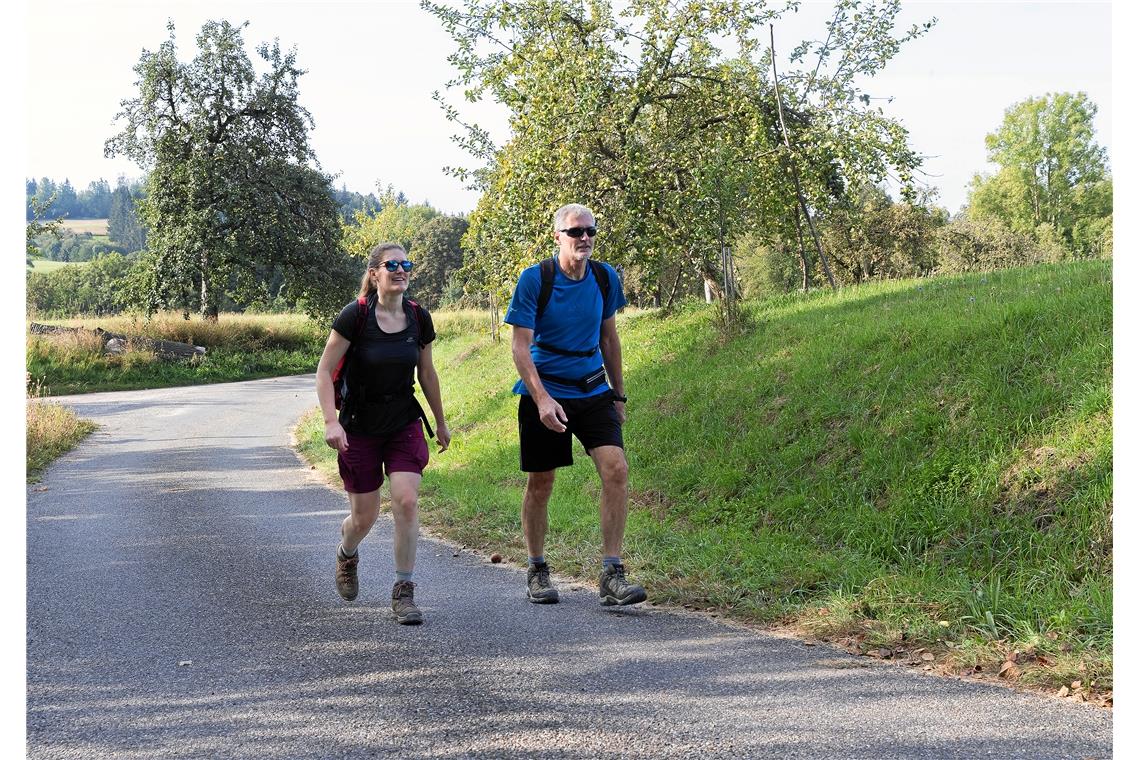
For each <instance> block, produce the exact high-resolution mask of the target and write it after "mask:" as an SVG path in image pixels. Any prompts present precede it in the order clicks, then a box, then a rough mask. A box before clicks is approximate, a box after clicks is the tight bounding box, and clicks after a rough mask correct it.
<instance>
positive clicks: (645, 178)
mask: <svg viewBox="0 0 1140 760" xmlns="http://www.w3.org/2000/svg"><path fill="white" fill-rule="evenodd" d="M422 5H423V7H425V8H426V9H427V10H429V11H430V12H432V13H433V14H435V15H436V16H437V17H438V18H439V19H440V21H441V22H442V24H443V26H444V28H445V30H446V31H447V32H448V33H449V34H450V35H451V36H452V37H453V39H455V41H456V43H457V48H458V49H457V52H456V53H455V54H453V55H452V56H451V61H452V63H453V64H454V65H455V66H456V67H457V68H458V70H459V72H460V75H459V77H458V78H457V79H456V80H455V81H454V82H452V83H450V84H453V85H456V86H462V87H463V88H464V95H465V97H466V98H467V99H469V100H478V99H480V98H482V97H484V96H485V95H489V96H490V97H493V98H494V99H495V100H496V101H498V102H500V103H502V104H504V105H505V106H506V107H507V108H508V109H509V111H510V126H511V130H512V135H511V137H510V139H509V140H508V142H507V143H506V144H505V145H503V146H501V147H499V146H495V145H494V144H493V143H492V142H491V140H490V138H489V136H488V134H487V133H486V132H485V131H483V130H481V129H479V128H478V127H477V126H475V125H466V124H463V122H462V121H461V120H460V117H459V114H458V111H457V110H456V109H454V108H452V107H451V106H449V105H447V104H446V103H444V108H445V111H446V113H447V115H448V117H449V118H450V119H452V120H453V121H454V122H456V123H457V124H459V125H460V126H461V127H462V128H463V129H464V132H465V136H462V137H460V138H459V142H460V144H461V145H463V146H464V147H466V148H467V149H468V150H469V151H470V152H471V153H472V155H474V156H475V157H476V158H477V159H478V160H480V161H482V162H484V164H483V166H481V167H478V168H476V169H473V170H468V169H454V170H453V173H454V174H455V175H456V176H458V177H460V178H461V179H464V180H465V181H467V182H469V183H470V186H472V187H474V188H476V189H480V190H483V191H484V192H483V196H482V198H481V199H480V201H479V204H478V206H477V207H476V209H475V211H474V212H473V213H472V215H471V220H470V221H471V227H470V230H469V231H468V233H467V235H466V237H465V242H464V247H465V248H466V249H468V250H478V251H479V256H478V257H472V258H471V260H470V262H469V263H468V264H467V265H466V266H465V267H464V274H465V276H466V277H467V278H468V280H469V287H470V288H471V289H479V290H487V291H491V292H492V293H493V294H495V295H499V296H504V295H505V294H506V291H507V289H508V288H509V287H510V285H511V284H513V282H514V281H515V278H516V277H517V275H518V272H519V271H520V270H521V269H522V268H523V267H525V266H526V265H528V264H530V263H532V262H534V261H535V260H537V259H538V258H539V257H540V256H541V254H542V253H544V252H545V251H546V250H547V248H548V247H549V245H550V221H551V216H552V214H553V212H554V210H555V209H556V208H558V207H559V206H560V205H562V204H563V203H566V202H570V201H577V202H582V203H585V204H587V205H589V206H590V207H591V208H593V210H594V211H595V213H596V216H597V220H598V222H599V226H600V227H601V228H602V229H603V230H604V237H602V238H601V240H600V241H599V247H598V255H599V256H600V257H602V258H604V259H606V260H608V261H610V262H611V263H614V264H620V265H623V266H625V271H626V273H627V276H626V279H625V285H626V290H627V293H628V294H629V296H630V299H631V300H633V301H635V302H636V301H641V300H643V299H644V298H646V297H648V298H649V299H651V300H653V301H654V302H656V303H662V302H665V303H668V302H670V300H671V298H672V295H673V294H675V293H676V292H677V288H678V285H681V284H682V283H683V282H684V281H685V280H686V279H690V278H691V279H690V282H692V281H693V280H695V282H697V283H703V284H706V285H708V286H710V287H711V288H714V289H715V288H717V287H718V280H719V278H720V276H721V267H722V263H721V262H722V258H721V255H722V242H723V241H730V240H733V239H735V238H736V237H738V236H739V235H741V234H742V233H744V232H746V231H748V230H752V229H757V228H759V229H761V230H762V231H763V232H764V234H765V235H767V236H768V237H770V238H775V237H776V236H779V235H787V234H789V230H795V229H796V225H794V224H788V223H787V222H786V220H788V219H794V218H796V214H797V213H798V212H797V211H796V210H795V209H796V207H797V205H799V203H798V198H797V194H796V192H795V191H794V190H793V189H792V180H793V174H792V158H793V157H794V158H795V172H796V174H797V175H798V179H799V181H800V184H801V189H802V193H803V195H804V196H805V204H806V205H807V206H808V207H809V208H812V209H820V208H825V207H826V206H827V205H828V204H829V203H831V202H832V201H833V200H834V199H836V198H838V197H840V196H842V194H843V193H844V192H845V188H846V187H847V186H849V185H854V186H857V185H859V184H861V183H863V182H865V181H881V180H882V179H884V178H885V176H886V174H887V173H888V171H890V170H891V169H893V170H894V171H895V172H897V174H898V176H899V178H900V179H901V180H902V182H903V183H904V185H908V184H909V183H910V181H911V172H912V171H913V170H914V169H915V168H916V167H917V166H918V164H919V159H918V157H917V156H916V155H915V154H914V153H913V151H911V150H910V149H909V148H908V147H907V145H906V132H905V130H904V129H903V128H902V127H901V126H900V125H899V124H897V123H896V122H893V121H891V120H890V119H888V118H887V117H886V116H884V115H883V114H882V111H881V109H875V108H869V107H868V104H869V99H866V100H861V99H859V98H857V90H856V88H855V85H854V84H853V78H854V77H856V76H872V75H873V74H874V73H875V72H876V71H878V70H879V69H881V68H882V67H883V66H884V65H885V64H886V62H887V61H888V60H889V59H890V57H891V56H892V55H894V53H895V52H897V50H898V48H899V45H901V44H902V43H903V42H905V41H906V40H908V39H912V38H914V37H916V36H918V35H919V34H921V33H922V31H924V29H925V28H929V25H927V26H926V27H924V28H923V29H918V28H914V29H912V30H911V31H910V32H907V33H906V34H904V35H903V36H902V37H901V38H896V37H894V36H893V32H892V25H893V19H894V17H895V15H896V14H897V12H898V2H890V1H888V2H885V3H860V2H858V1H857V0H843V1H841V2H840V3H838V4H837V6H838V11H837V13H836V16H835V17H834V18H833V19H832V21H831V23H830V24H829V26H828V30H827V31H828V38H827V40H826V41H825V42H822V43H805V44H804V45H801V46H799V47H797V48H796V49H795V51H794V53H793V60H794V61H799V60H802V59H803V58H804V57H805V56H807V55H808V54H809V53H815V54H816V55H817V57H818V61H813V62H811V63H810V64H809V66H808V68H807V69H806V70H805V71H799V70H796V71H793V72H790V73H788V74H786V75H784V76H782V77H781V81H780V89H781V91H782V94H783V95H784V97H785V98H787V102H786V105H784V108H783V110H784V111H785V117H786V122H787V128H788V133H789V136H790V140H789V141H788V144H784V140H783V139H782V135H781V132H780V127H779V124H778V108H777V100H776V98H775V92H774V86H773V83H772V79H771V76H770V71H771V66H770V57H768V58H766V56H770V54H769V53H768V50H769V45H768V43H767V41H766V39H767V34H768V27H767V26H766V24H767V23H768V22H770V21H772V20H774V19H775V18H777V17H778V16H779V15H780V13H781V12H782V11H780V10H770V9H769V8H768V7H767V4H766V3H764V2H760V0H693V2H687V3H672V2H668V1H667V0H637V1H636V2H630V3H623V4H621V5H622V9H621V10H618V11H615V10H614V9H613V8H612V7H611V5H610V3H609V2H607V1H606V0H589V1H588V2H586V1H584V0H537V1H536V2H529V3H524V4H519V3H514V2H510V1H509V0H467V2H466V4H465V6H464V7H463V8H456V7H455V6H454V5H453V4H447V5H444V4H436V3H433V2H430V0H424V1H423V2H422ZM762 38H763V40H764V41H762ZM721 41H724V42H721ZM726 42H727V43H731V44H733V45H734V47H735V48H736V50H735V55H734V56H733V57H728V56H725V55H723V54H722V53H721V51H720V50H719V48H718V47H717V45H718V44H725V43H726ZM829 67H830V68H829ZM820 72H823V74H824V75H822V76H817V74H819V73H820ZM437 98H438V99H440V101H441V103H442V102H443V101H442V98H439V97H438V96H437ZM805 266H806V265H805ZM692 273H695V275H696V277H695V278H694V277H693V274H692ZM805 277H806V273H805Z"/></svg>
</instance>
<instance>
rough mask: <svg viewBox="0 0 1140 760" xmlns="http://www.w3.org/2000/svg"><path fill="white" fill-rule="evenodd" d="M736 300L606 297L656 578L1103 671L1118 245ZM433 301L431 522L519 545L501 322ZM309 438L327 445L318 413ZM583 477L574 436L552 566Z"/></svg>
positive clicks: (909, 637)
mask: <svg viewBox="0 0 1140 760" xmlns="http://www.w3.org/2000/svg"><path fill="white" fill-rule="evenodd" d="M746 315H747V317H748V320H749V322H750V327H749V328H748V329H747V330H746V331H745V333H744V334H743V335H741V336H740V337H738V338H736V339H734V340H731V341H729V342H727V343H725V342H722V341H719V340H718V339H717V338H716V333H715V330H714V328H713V326H712V319H711V312H710V311H709V310H708V309H707V308H705V307H703V306H702V307H692V308H691V309H690V310H688V311H686V312H683V313H681V314H679V315H676V316H673V317H669V318H662V317H660V316H658V315H656V314H654V313H642V314H631V315H627V316H624V317H622V318H621V322H620V329H621V332H622V335H623V348H624V352H625V364H626V377H627V383H626V388H627V391H628V393H629V395H630V397H631V401H630V405H629V412H630V419H629V422H628V424H627V427H626V441H627V447H628V452H629V459H630V465H631V468H630V469H631V512H630V520H629V527H628V531H627V540H626V556H627V563H628V564H629V565H630V566H631V569H632V571H633V572H634V574H635V577H636V578H637V579H638V580H640V581H643V582H645V583H646V585H647V586H648V587H649V588H650V589H651V591H652V596H653V598H654V599H655V600H657V601H668V602H676V603H684V604H689V605H693V606H699V607H715V608H718V609H722V610H727V611H729V612H731V613H732V614H734V615H737V616H740V617H744V618H747V619H752V620H761V621H774V620H783V621H787V620H793V619H794V620H798V622H799V623H801V624H802V625H803V626H804V627H806V628H807V629H808V630H810V631H813V632H815V633H816V634H817V635H821V636H824V637H830V638H833V639H838V640H841V641H844V642H845V643H849V644H852V645H854V646H857V647H860V648H863V649H866V648H868V647H871V646H876V647H877V646H881V645H893V644H896V643H898V642H902V641H904V640H905V641H908V642H924V643H929V644H931V645H932V646H936V647H940V648H939V655H940V656H942V655H945V654H946V653H947V652H946V647H945V646H943V645H940V644H938V643H937V642H939V641H940V640H944V641H949V642H954V643H953V645H952V646H951V647H950V650H952V651H951V654H952V655H953V657H952V658H951V659H952V661H953V663H954V664H955V665H959V666H960V665H966V666H968V665H970V664H972V663H975V662H976V663H981V664H985V663H991V662H993V661H994V659H995V658H997V662H998V663H1000V662H1001V660H1002V659H1004V657H1005V655H1006V654H1007V653H1008V650H1012V649H1014V648H1018V649H1021V650H1028V649H1029V648H1030V647H1032V650H1031V651H1035V652H1036V653H1038V654H1040V658H1039V659H1037V660H1035V662H1034V664H1037V663H1045V664H1047V665H1049V666H1050V672H1051V673H1053V675H1052V676H1051V677H1053V678H1066V677H1067V675H1068V674H1070V672H1072V673H1077V674H1078V676H1077V677H1079V678H1083V679H1085V680H1086V682H1087V681H1091V680H1095V679H1096V678H1100V679H1101V684H1100V685H1101V686H1103V685H1104V683H1105V681H1106V679H1107V678H1108V677H1110V676H1109V673H1110V664H1109V663H1108V657H1109V654H1110V651H1111V645H1112V582H1111V565H1112V545H1111V517H1110V514H1111V504H1112V433H1111V427H1112V426H1111V400H1112V391H1111V375H1112V367H1111V356H1112V352H1111V266H1110V263H1108V262H1082V263H1073V264H1067V265H1058V266H1046V267H1037V268H1031V269H1022V270H1011V271H1004V272H998V273H993V274H989V275H985V276H970V277H956V278H941V279H931V280H925V281H920V282H915V281H910V282H892V283H882V284H874V285H869V286H865V287H861V288H855V289H849V290H846V291H844V292H842V293H839V294H830V293H816V294H812V295H809V296H789V297H786V298H783V299H780V300H777V301H767V302H763V303H760V304H752V305H749V306H748V308H747V309H746ZM445 318H446V317H445V315H440V324H439V332H440V335H441V338H440V340H439V342H438V343H437V345H436V348H435V355H436V358H437V366H438V367H439V368H440V373H441V378H442V382H443V386H444V394H445V402H446V404H447V408H448V415H449V419H450V420H451V421H452V427H453V432H454V436H455V443H454V444H453V447H452V450H451V451H449V452H447V453H445V454H443V455H441V456H437V457H433V464H432V466H431V468H430V469H429V472H428V475H427V477H426V478H425V482H424V490H425V500H424V502H425V503H424V521H425V523H426V524H429V525H432V526H434V527H435V528H437V529H439V530H441V531H442V532H444V533H446V534H448V535H450V536H452V537H453V538H455V539H457V540H460V541H464V542H466V543H467V544H468V545H471V546H475V547H481V548H484V549H486V550H488V551H489V550H495V551H500V552H502V553H503V554H504V556H505V557H506V558H507V559H508V560H514V561H520V562H521V561H525V550H524V547H523V544H522V542H521V539H520V537H519V525H518V508H519V502H520V500H521V489H522V485H523V482H524V481H523V477H522V475H521V473H519V471H518V468H517V456H518V454H517V439H516V433H515V421H514V416H515V406H516V401H515V399H514V398H513V397H512V396H511V394H510V391H509V388H510V386H511V383H512V381H513V379H514V377H515V374H514V370H513V366H512V365H511V361H510V356H509V348H508V347H509V334H508V337H507V339H506V340H504V342H502V343H500V344H491V343H490V342H489V341H488V340H487V339H486V338H485V337H480V336H478V335H474V334H471V333H470V332H466V333H462V332H457V331H455V330H449V329H448V325H447V324H446V322H445ZM300 437H301V438H302V439H307V442H308V445H309V447H310V450H311V452H313V453H318V454H320V455H322V456H327V455H326V453H325V452H328V450H327V449H324V450H323V451H322V447H323V444H322V443H321V435H320V425H319V420H316V419H313V418H310V419H309V420H308V421H307V422H306V424H305V425H304V426H303V429H302V431H301V435H300ZM579 452H580V450H579ZM328 454H331V452H328ZM597 497H598V484H597V478H596V476H595V475H594V474H593V472H592V466H591V464H590V463H589V460H588V459H586V458H585V457H583V456H579V460H578V463H577V464H576V465H575V466H574V467H573V468H571V469H569V470H566V471H563V472H562V474H561V475H560V477H559V482H558V484H557V485H556V487H555V494H554V496H553V499H552V502H551V515H550V528H551V530H550V538H549V543H548V545H547V551H546V555H547V557H548V558H550V560H551V562H552V564H554V565H555V566H556V567H557V568H558V569H559V570H560V571H563V572H569V573H573V574H579V575H582V576H587V577H588V576H591V575H592V574H593V573H594V567H595V563H596V562H597V552H598V546H599V543H600V536H599V531H598V524H597V514H596V513H597ZM912 645H913V644H912ZM1081 668H1083V670H1082V669H1081ZM1022 669H1024V670H1030V669H1031V668H1029V667H1028V666H1026V665H1024V664H1023V665H1022ZM1045 677H1046V678H1047V677H1050V676H1045ZM1066 682H1067V681H1066Z"/></svg>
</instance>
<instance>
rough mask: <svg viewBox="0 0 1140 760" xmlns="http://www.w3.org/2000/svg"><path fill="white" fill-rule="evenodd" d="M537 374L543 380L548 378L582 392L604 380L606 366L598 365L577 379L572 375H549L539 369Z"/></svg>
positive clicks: (592, 388) (587, 391)
mask: <svg viewBox="0 0 1140 760" xmlns="http://www.w3.org/2000/svg"><path fill="white" fill-rule="evenodd" d="M538 376H539V377H540V378H542V379H543V380H549V381H550V382H552V383H558V384H559V385H569V386H572V387H574V388H577V389H578V390H580V391H582V393H589V392H590V391H592V390H594V389H595V388H597V387H598V386H599V385H601V384H602V383H604V382H605V381H606V368H605V367H604V366H602V367H598V368H597V369H596V370H594V371H593V372H591V373H589V374H587V375H583V376H582V377H579V378H578V379H574V378H572V377H561V376H560V375H551V374H548V373H546V372H543V371H542V370H539V372H538Z"/></svg>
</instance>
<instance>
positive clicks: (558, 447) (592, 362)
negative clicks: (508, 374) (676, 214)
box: [504, 203, 645, 605]
mask: <svg viewBox="0 0 1140 760" xmlns="http://www.w3.org/2000/svg"><path fill="white" fill-rule="evenodd" d="M597 234H598V230H597V227H596V226H595V223H594V214H593V212H592V211H590V209H588V208H586V207H585V206H582V205H579V204H576V203H573V204H570V205H567V206H563V207H562V208H560V209H558V211H556V212H555V213H554V242H555V243H556V244H557V246H558V252H557V254H556V255H555V256H554V257H553V258H552V259H549V260H547V261H546V262H543V263H542V264H535V265H534V266H531V267H528V268H527V269H525V270H523V273H522V275H520V276H519V281H518V284H517V285H516V286H515V292H514V295H513V296H512V297H511V303H510V306H509V307H508V308H507V314H506V317H505V318H504V321H505V322H507V323H508V324H510V325H512V326H513V328H514V329H513V331H512V339H511V353H512V355H513V357H514V360H515V366H516V367H517V368H518V371H519V377H520V378H521V379H520V380H519V381H518V382H517V383H516V384H515V387H514V392H515V393H517V394H519V396H520V398H519V413H518V418H519V461H520V466H521V468H522V470H523V472H526V473H527V483H526V491H525V493H524V494H523V503H522V526H523V534H524V536H525V537H526V544H527V550H528V553H529V555H530V562H529V565H528V569H527V599H529V600H530V601H532V602H534V603H536V604H552V603H555V602H557V601H558V589H556V588H555V587H554V584H553V583H551V580H550V567H549V565H547V564H546V559H545V557H544V556H543V551H544V544H545V541H546V527H547V513H546V507H547V504H548V503H549V501H550V493H551V491H552V490H553V488H554V471H555V469H557V468H558V467H567V466H569V465H572V464H573V463H574V457H573V454H572V452H571V449H572V446H573V441H572V440H571V435H574V436H577V437H578V440H579V441H581V443H582V446H583V447H584V448H585V450H586V453H587V454H588V455H589V456H590V458H591V459H593V460H594V466H595V467H596V468H597V470H598V475H599V476H600V477H601V479H602V501H601V509H600V511H601V523H602V554H603V558H602V572H601V575H600V576H599V579H598V586H599V591H598V593H599V597H600V599H601V603H602V604H605V605H609V604H636V603H637V602H643V601H645V589H643V588H642V587H641V586H637V585H634V584H632V583H630V582H629V581H627V580H626V577H625V568H624V566H623V565H622V562H621V548H622V539H623V537H624V535H625V522H626V514H627V508H628V505H627V501H628V490H627V486H628V467H627V465H626V459H625V449H624V442H623V440H622V433H621V426H622V424H623V423H624V422H625V403H626V398H625V391H624V384H623V381H622V372H621V342H620V340H619V339H618V334H617V327H616V326H615V318H614V315H615V314H616V312H617V310H618V309H620V308H621V307H622V306H625V303H626V301H625V294H624V293H623V292H622V287H621V279H620V278H619V277H618V275H617V272H616V271H614V269H613V267H611V266H610V265H609V264H602V263H599V262H596V261H591V260H590V255H591V254H592V253H593V251H594V243H595V242H596V241H597ZM544 270H545V272H544ZM603 367H604V369H603ZM607 375H608V376H609V383H607V382H606V376H607Z"/></svg>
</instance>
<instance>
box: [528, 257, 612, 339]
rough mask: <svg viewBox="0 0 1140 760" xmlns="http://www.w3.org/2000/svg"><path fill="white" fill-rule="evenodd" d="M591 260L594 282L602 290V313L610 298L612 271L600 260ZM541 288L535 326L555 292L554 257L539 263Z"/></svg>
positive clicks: (535, 314) (539, 289)
mask: <svg viewBox="0 0 1140 760" xmlns="http://www.w3.org/2000/svg"><path fill="white" fill-rule="evenodd" d="M588 261H589V262H590V270H591V271H593V273H594V282H596V283H597V284H598V290H600V291H602V313H603V314H604V313H605V311H606V304H607V303H609V300H610V273H609V272H607V271H606V268H605V267H604V266H603V265H602V263H601V262H600V261H594V260H593V259H588ZM539 275H540V277H539V282H540V285H539V288H538V303H537V304H535V307H534V321H535V327H538V324H537V323H538V319H539V317H541V316H542V312H544V311H546V305H547V304H548V303H550V295H551V294H552V293H553V292H554V257H553V256H551V257H549V258H545V259H543V260H542V261H541V262H540V263H539Z"/></svg>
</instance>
